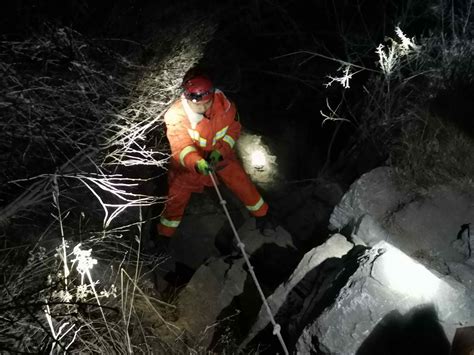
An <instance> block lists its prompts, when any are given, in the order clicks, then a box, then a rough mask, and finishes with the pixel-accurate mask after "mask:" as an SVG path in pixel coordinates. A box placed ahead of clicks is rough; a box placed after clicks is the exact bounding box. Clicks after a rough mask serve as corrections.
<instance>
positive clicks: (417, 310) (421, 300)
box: [296, 242, 474, 354]
mask: <svg viewBox="0 0 474 355" xmlns="http://www.w3.org/2000/svg"><path fill="white" fill-rule="evenodd" d="M346 260H347V261H349V259H346ZM357 262H358V264H359V265H358V267H357V269H356V271H355V272H354V273H353V274H352V275H351V276H350V277H349V278H348V279H347V281H346V282H345V285H344V286H343V287H342V288H341V289H340V291H339V293H338V294H337V297H336V298H335V299H334V300H333V302H332V304H331V305H329V306H328V307H326V308H325V309H324V310H323V311H322V312H321V313H320V314H318V315H317V317H315V318H314V319H313V321H312V322H308V324H306V326H305V327H304V329H303V330H302V332H301V335H300V337H299V339H298V340H297V342H296V349H297V351H298V353H299V354H316V353H318V354H319V353H321V352H322V353H324V354H376V353H377V354H378V353H380V354H383V353H389V352H387V351H389V350H390V351H393V350H394V349H397V351H395V352H393V353H416V351H415V350H416V349H418V351H421V352H418V353H430V354H435V353H436V354H437V353H439V354H446V353H447V352H449V346H450V345H449V344H450V341H451V340H452V338H453V335H454V333H455V330H456V328H457V327H460V326H463V325H469V324H472V323H473V322H474V301H473V299H472V298H471V297H470V295H469V293H468V292H467V291H466V288H465V287H464V286H463V285H462V284H460V283H458V282H456V281H453V280H452V279H446V278H443V277H441V276H440V275H438V274H434V273H433V272H431V271H429V270H428V269H427V268H425V267H424V266H422V265H421V264H419V263H417V262H416V261H414V260H413V259H411V258H410V257H408V256H407V255H406V254H404V253H402V252H401V251H400V250H398V249H397V248H395V247H393V246H391V245H390V244H388V243H386V242H379V243H377V244H376V245H375V246H374V247H373V248H372V249H370V250H366V251H364V252H363V253H362V254H360V255H359V256H358V258H357ZM319 299H324V296H323V295H319ZM306 303H307V302H306ZM306 311H307V312H310V313H311V312H312V310H311V309H307V310H306ZM428 350H429V351H428ZM413 351H415V352H413Z"/></svg>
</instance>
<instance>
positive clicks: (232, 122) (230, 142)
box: [216, 103, 242, 159]
mask: <svg viewBox="0 0 474 355" xmlns="http://www.w3.org/2000/svg"><path fill="white" fill-rule="evenodd" d="M226 116H227V117H226V121H227V122H229V128H228V129H227V132H226V134H225V136H224V137H223V138H222V139H220V140H219V141H218V143H217V144H216V148H217V150H219V152H220V153H221V154H222V156H223V157H224V159H225V158H226V156H228V155H229V154H230V153H231V152H232V151H233V149H234V146H235V143H236V142H237V139H239V136H240V130H241V127H242V126H241V125H240V122H239V114H238V113H237V110H236V107H235V105H234V103H231V108H230V109H229V110H228V111H227V112H226Z"/></svg>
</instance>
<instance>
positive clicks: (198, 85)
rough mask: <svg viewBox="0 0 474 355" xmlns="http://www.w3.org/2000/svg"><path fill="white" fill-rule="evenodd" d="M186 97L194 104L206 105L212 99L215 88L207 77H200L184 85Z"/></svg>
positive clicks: (187, 81)
mask: <svg viewBox="0 0 474 355" xmlns="http://www.w3.org/2000/svg"><path fill="white" fill-rule="evenodd" d="M183 89H184V97H185V98H186V99H187V100H190V101H192V102H199V103H205V102H208V101H210V100H211V99H212V97H213V95H214V86H213V85H212V81H211V80H210V79H209V78H208V77H207V76H205V75H198V76H195V77H193V78H191V79H188V80H186V81H185V82H184V83H183Z"/></svg>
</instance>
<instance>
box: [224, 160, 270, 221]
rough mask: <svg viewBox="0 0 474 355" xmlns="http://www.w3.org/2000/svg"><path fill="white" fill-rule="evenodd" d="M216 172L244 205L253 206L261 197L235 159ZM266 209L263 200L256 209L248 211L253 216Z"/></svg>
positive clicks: (265, 211)
mask: <svg viewBox="0 0 474 355" xmlns="http://www.w3.org/2000/svg"><path fill="white" fill-rule="evenodd" d="M217 174H218V175H219V177H220V178H221V180H222V181H223V182H224V184H225V185H226V186H227V187H228V188H229V189H230V190H231V191H232V192H233V193H234V194H235V195H236V196H237V198H238V199H239V200H240V201H241V202H242V203H243V204H244V205H246V206H254V205H255V204H257V203H258V202H259V201H260V199H261V198H262V196H261V195H260V193H259V192H258V190H257V188H256V187H255V185H254V183H253V182H252V181H251V180H250V178H249V176H248V175H247V173H246V172H245V170H244V168H243V167H242V166H241V165H240V164H239V163H238V162H237V161H232V162H231V163H230V164H229V165H228V166H226V168H225V169H222V170H220V171H219V172H218V173H217ZM267 210H268V205H267V203H266V202H264V203H263V205H262V206H261V207H260V208H259V209H258V210H257V211H250V213H251V214H252V215H254V216H264V215H265V214H266V213H267Z"/></svg>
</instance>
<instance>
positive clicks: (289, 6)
mask: <svg viewBox="0 0 474 355" xmlns="http://www.w3.org/2000/svg"><path fill="white" fill-rule="evenodd" d="M433 4H434V3H433ZM448 5H449V4H446V6H448ZM430 6H431V7H430ZM435 12H436V8H435V5H430V2H425V1H418V2H416V1H415V2H414V1H409V0H404V1H396V2H395V1H380V0H367V1H364V0H355V1H354V0H332V1H331V0H324V1H319V0H318V1H316V0H315V1H283V0H276V1H258V0H257V1H255V0H252V1H235V0H234V1H232V0H231V1H173V2H169V1H151V0H134V1H132V0H121V1H111V0H107V1H100V2H98V1H91V0H70V1H67V2H64V1H59V0H56V1H39V0H38V1H16V2H9V3H6V4H3V5H2V10H1V14H2V15H1V17H2V21H1V33H2V37H3V38H4V39H9V40H14V39H17V40H21V39H23V38H27V37H28V36H32V35H34V34H35V32H36V31H38V30H41V28H42V27H44V26H50V25H54V26H70V27H72V28H74V29H75V30H77V31H79V32H81V33H82V34H84V35H86V36H88V37H90V38H94V39H96V40H97V41H103V43H106V44H107V45H108V46H111V47H112V48H113V49H115V50H118V51H120V52H121V53H123V54H125V55H127V54H129V55H133V56H135V57H136V58H138V60H139V61H140V62H141V63H142V64H146V63H147V61H148V60H150V58H153V56H154V55H156V48H153V47H152V46H151V42H152V39H154V38H155V37H156V36H157V33H158V32H159V31H160V30H162V29H163V28H171V27H173V26H177V27H182V26H188V25H190V24H188V23H187V22H186V19H188V18H189V14H190V13H191V14H193V15H194V17H195V18H198V19H199V18H202V19H203V20H207V21H208V20H209V19H211V20H212V21H214V22H215V23H216V24H217V31H216V33H215V36H214V38H213V40H212V41H211V42H210V43H209V44H208V46H207V48H206V53H205V55H204V58H203V59H202V62H203V64H205V65H206V66H208V67H209V68H211V71H212V74H213V76H214V78H215V81H216V83H217V85H218V86H220V87H221V88H222V89H223V90H224V91H225V92H226V93H228V95H229V96H230V97H232V98H233V99H234V100H235V101H236V102H237V104H238V107H239V110H240V113H241V117H242V122H243V124H244V126H245V127H246V128H247V129H250V130H251V131H253V132H256V133H258V134H262V135H264V136H265V138H266V139H267V140H268V141H267V143H268V144H269V145H270V146H273V148H274V149H275V150H276V154H277V155H278V156H282V157H283V158H284V159H283V160H284V161H286V162H287V163H286V164H283V169H284V170H285V175H286V176H287V179H289V180H290V179H304V178H312V177H314V176H315V175H317V174H318V172H320V170H321V169H322V167H323V166H326V167H327V166H328V164H329V165H331V164H332V163H334V162H335V161H336V160H337V157H338V156H343V155H344V154H342V152H344V151H348V150H349V149H350V147H351V146H352V145H354V142H355V141H357V139H358V138H357V137H358V131H357V125H356V124H340V123H333V122H329V123H327V124H326V125H324V127H322V126H321V123H322V120H323V118H322V116H321V114H320V111H321V110H324V111H327V109H326V99H328V100H329V102H330V104H331V105H332V107H336V106H337V104H338V102H340V100H341V98H342V97H344V100H345V102H346V103H347V106H350V107H351V108H352V111H351V112H347V111H344V109H342V110H343V111H341V115H343V116H344V117H346V118H349V119H352V120H354V119H357V116H358V114H360V112H361V111H362V108H361V107H360V102H361V101H362V95H363V90H362V87H361V86H362V85H363V84H364V83H365V82H366V80H367V77H368V72H362V73H360V74H358V75H356V76H355V78H354V79H353V80H352V82H351V89H349V90H342V89H341V87H340V86H339V84H337V83H335V84H333V85H332V86H331V87H329V88H325V87H324V85H323V84H324V83H325V82H327V81H328V79H327V78H326V76H327V75H335V74H336V72H337V69H338V68H339V67H340V64H339V63H337V62H335V61H331V60H327V59H322V58H319V57H313V58H311V53H319V54H323V55H325V56H328V57H332V58H338V59H343V60H347V61H350V62H356V63H358V64H359V65H363V66H367V67H369V68H373V67H374V66H375V62H376V57H375V48H376V47H377V46H378V44H379V43H382V42H384V39H385V37H386V36H388V35H393V31H394V28H395V26H396V25H398V24H403V29H404V31H405V32H406V33H409V34H411V35H416V36H420V35H422V34H423V33H427V32H428V31H429V30H430V28H431V27H433V26H436V25H437V23H436V20H434V19H435V18H436V16H434V13H435ZM190 30H192V28H191V29H190ZM297 52H300V53H297ZM303 52H304V53H303ZM336 131H337V135H336V137H335V138H334V139H333V135H334V134H335V132H336ZM332 139H333V145H332V146H331V149H332V150H331V152H330V154H328V151H327V150H328V147H329V145H330V142H331V140H332ZM368 144H369V147H368V148H367V147H365V148H361V149H363V150H364V149H365V150H367V151H369V152H371V155H372V156H371V157H367V156H366V154H365V153H364V154H361V158H358V159H356V160H357V161H354V162H349V161H348V162H346V163H345V165H347V166H346V167H345V168H344V171H343V172H342V173H341V174H342V175H343V176H345V177H344V179H345V178H347V179H348V180H351V179H352V178H355V177H356V176H357V174H360V173H361V172H363V171H361V170H366V169H370V168H371V167H373V165H377V164H380V162H382V161H383V160H384V159H385V158H386V156H385V155H384V152H383V151H380V150H378V152H377V153H376V154H372V153H373V152H374V149H371V147H370V143H368ZM378 153H380V154H378ZM360 160H363V161H368V163H367V166H363V167H360V164H361V161H360ZM336 165H337V164H336ZM339 165H340V164H339ZM352 165H354V166H352ZM351 172H352V173H351Z"/></svg>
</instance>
